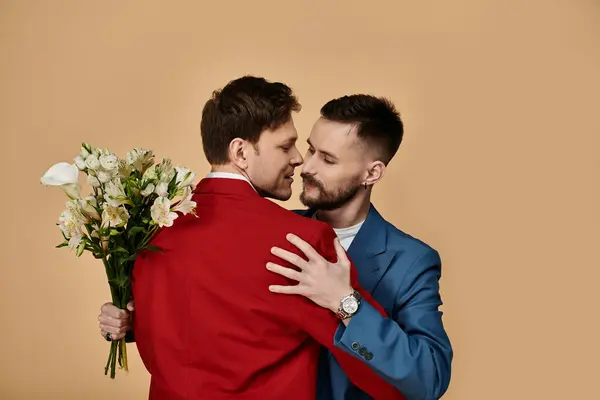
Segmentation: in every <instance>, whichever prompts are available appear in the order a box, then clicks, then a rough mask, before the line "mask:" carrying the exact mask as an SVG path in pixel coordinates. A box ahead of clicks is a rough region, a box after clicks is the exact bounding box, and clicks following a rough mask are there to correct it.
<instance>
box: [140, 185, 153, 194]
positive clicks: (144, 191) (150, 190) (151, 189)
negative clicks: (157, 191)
mask: <svg viewBox="0 0 600 400" xmlns="http://www.w3.org/2000/svg"><path fill="white" fill-rule="evenodd" d="M152 193H154V184H152V183H149V184H148V186H146V188H145V189H144V190H142V191H141V192H140V194H141V195H142V196H143V197H148V196H150V195H151V194H152Z"/></svg>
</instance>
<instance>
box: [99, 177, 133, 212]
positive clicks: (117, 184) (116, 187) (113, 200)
mask: <svg viewBox="0 0 600 400" xmlns="http://www.w3.org/2000/svg"><path fill="white" fill-rule="evenodd" d="M104 200H105V201H106V202H107V203H108V204H110V205H111V206H113V207H117V206H120V205H122V204H127V203H129V199H128V198H127V196H126V195H125V189H124V188H123V184H122V183H121V180H120V179H115V180H112V181H110V182H107V183H106V185H105V186H104Z"/></svg>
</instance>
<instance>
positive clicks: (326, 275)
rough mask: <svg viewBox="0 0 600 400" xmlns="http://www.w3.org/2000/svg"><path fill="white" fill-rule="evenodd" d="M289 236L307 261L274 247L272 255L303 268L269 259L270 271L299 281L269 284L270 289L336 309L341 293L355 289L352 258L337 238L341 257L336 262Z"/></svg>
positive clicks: (342, 294) (293, 236) (338, 252)
mask: <svg viewBox="0 0 600 400" xmlns="http://www.w3.org/2000/svg"><path fill="white" fill-rule="evenodd" d="M287 240H288V241H289V242H290V243H292V244H293V245H294V246H296V247H297V248H298V249H299V250H300V251H302V253H304V255H305V256H306V257H307V258H308V261H306V260H304V259H303V258H302V257H300V256H298V255H296V254H294V253H290V252H289V251H287V250H283V249H281V248H279V247H273V248H272V249H271V253H272V254H273V255H275V256H277V257H279V258H281V259H283V260H285V261H287V262H289V263H291V264H293V265H295V266H296V267H298V268H300V271H296V270H294V269H292V268H286V267H282V266H281V265H278V264H275V263H267V269H268V270H269V271H272V272H274V273H276V274H279V275H282V276H284V277H286V278H289V279H292V280H295V281H298V284H297V285H294V286H278V285H273V286H269V290H270V291H271V292H274V293H282V294H299V295H302V296H304V297H307V298H309V299H310V300H312V301H313V302H315V303H316V304H318V305H319V306H321V307H323V308H327V309H329V310H331V311H333V312H337V310H338V308H339V306H340V300H341V299H342V297H344V296H347V295H349V294H351V293H352V291H353V289H352V287H351V286H350V261H349V260H348V257H347V256H346V252H345V251H344V248H343V247H342V245H341V244H340V242H339V240H338V238H335V240H334V243H333V245H334V247H335V252H336V254H337V257H338V259H337V262H336V263H335V264H333V263H330V262H329V261H327V260H326V259H324V258H323V257H322V256H321V255H320V254H319V253H317V251H316V250H315V249H314V248H313V247H312V246H311V245H310V244H308V243H306V242H305V241H304V240H302V239H300V238H299V237H298V236H295V235H292V234H288V235H287Z"/></svg>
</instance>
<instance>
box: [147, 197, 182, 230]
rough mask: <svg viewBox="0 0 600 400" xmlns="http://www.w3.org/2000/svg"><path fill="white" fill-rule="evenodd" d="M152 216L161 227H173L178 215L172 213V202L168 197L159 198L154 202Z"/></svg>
mask: <svg viewBox="0 0 600 400" xmlns="http://www.w3.org/2000/svg"><path fill="white" fill-rule="evenodd" d="M150 215H151V216H152V220H153V221H154V222H156V223H157V224H158V226H160V227H163V226H167V227H169V226H172V225H173V221H174V220H175V219H176V218H177V213H175V212H172V211H171V201H170V200H169V199H168V198H166V197H157V198H156V200H154V204H152V207H150Z"/></svg>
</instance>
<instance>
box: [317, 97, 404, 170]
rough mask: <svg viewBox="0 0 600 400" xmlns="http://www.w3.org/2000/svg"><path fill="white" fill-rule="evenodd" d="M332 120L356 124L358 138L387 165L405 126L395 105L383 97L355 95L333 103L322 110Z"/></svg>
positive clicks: (324, 115) (324, 116)
mask: <svg viewBox="0 0 600 400" xmlns="http://www.w3.org/2000/svg"><path fill="white" fill-rule="evenodd" d="M321 115H322V116H323V118H326V119H328V120H330V121H336V122H344V123H352V124H356V126H357V131H356V134H357V136H358V137H359V138H360V139H361V140H363V141H365V142H366V143H367V144H368V145H369V146H372V147H374V148H375V149H376V150H377V151H378V153H379V156H380V160H381V161H382V162H383V163H384V164H386V165H387V164H388V163H389V162H390V160H391V159H392V158H393V157H394V155H396V152H397V151H398V148H399V147H400V143H402V136H403V134H404V126H403V124H402V120H401V119H400V113H398V111H396V108H395V107H394V104H393V103H392V102H391V101H389V100H388V99H386V98H384V97H375V96H371V95H367V94H354V95H350V96H343V97H340V98H337V99H333V100H330V101H329V102H327V104H325V105H324V106H323V107H322V108H321Z"/></svg>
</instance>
